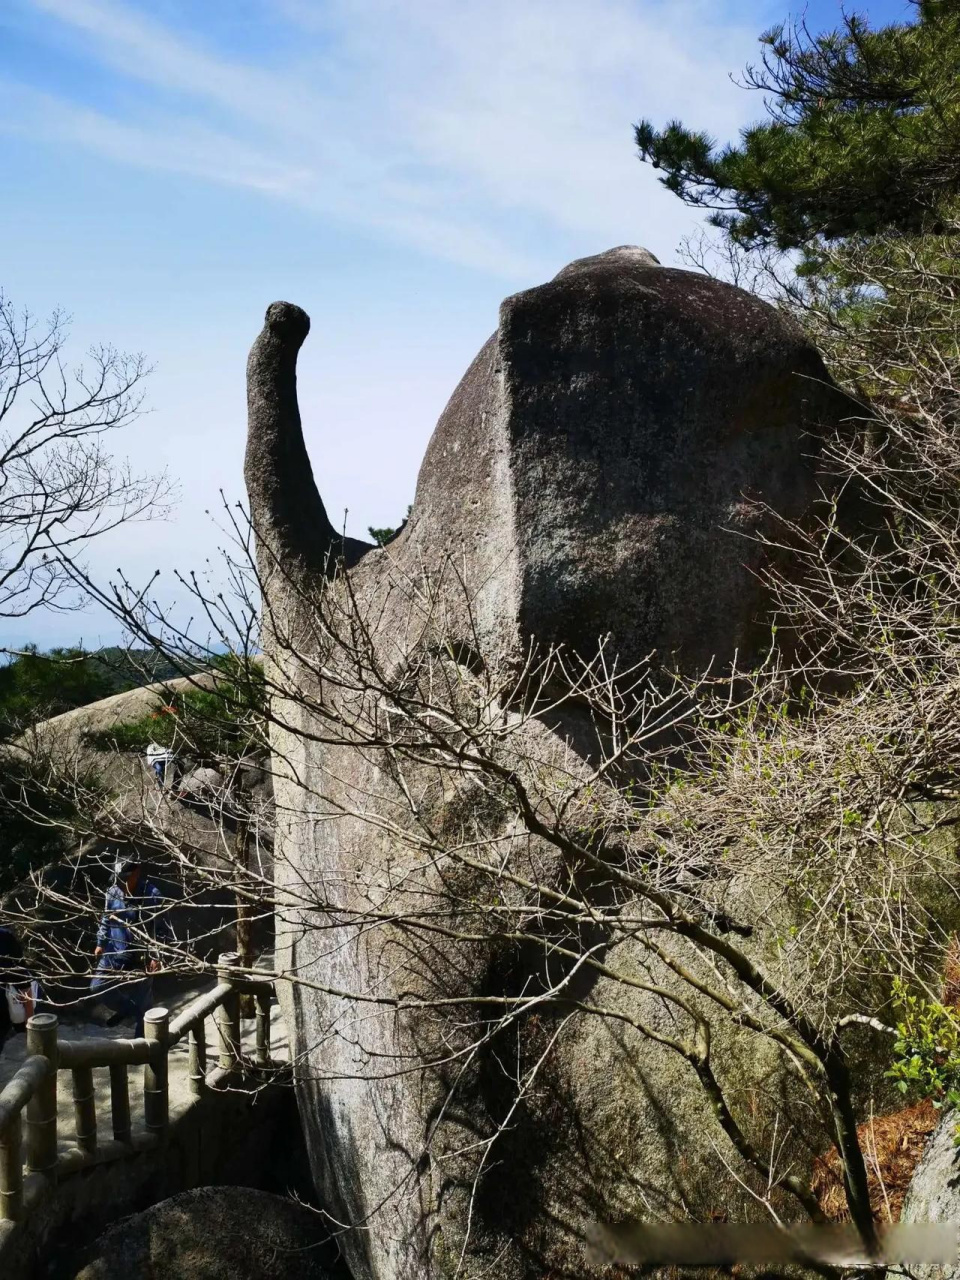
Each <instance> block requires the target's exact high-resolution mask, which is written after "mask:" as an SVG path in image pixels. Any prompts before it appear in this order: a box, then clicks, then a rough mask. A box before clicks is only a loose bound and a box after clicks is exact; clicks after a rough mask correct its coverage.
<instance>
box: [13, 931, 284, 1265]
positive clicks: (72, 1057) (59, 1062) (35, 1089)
mask: <svg viewBox="0 0 960 1280" xmlns="http://www.w3.org/2000/svg"><path fill="white" fill-rule="evenodd" d="M239 962H240V957H239V956H238V955H237V954H236V953H235V952H226V953H224V954H223V955H221V956H220V960H219V963H218V967H217V977H218V983H217V985H216V986H215V987H214V988H213V990H212V991H209V992H207V993H206V994H205V995H202V996H200V997H198V998H197V999H196V1000H194V1001H193V1002H192V1003H191V1004H189V1005H188V1006H187V1007H186V1008H185V1009H184V1010H183V1011H182V1012H181V1013H179V1014H177V1016H176V1017H175V1018H173V1019H172V1020H171V1018H170V1014H169V1012H168V1011H167V1010H166V1009H163V1008H156V1009H150V1010H149V1011H148V1012H147V1014H146V1015H145V1017H144V1034H143V1036H142V1037H141V1038H138V1039H135V1040H119V1039H110V1038H107V1037H104V1038H101V1039H92V1040H76V1041H70V1040H60V1039H59V1038H58V1034H57V1032H58V1024H57V1017H56V1015H55V1014H52V1013H39V1014H35V1015H34V1016H33V1017H32V1018H31V1019H30V1020H29V1022H28V1023H27V1052H28V1056H27V1058H26V1060H25V1062H24V1063H23V1065H22V1066H21V1067H20V1069H19V1070H18V1071H17V1073H16V1075H15V1076H14V1077H13V1079H12V1080H11V1081H10V1083H9V1084H8V1085H7V1086H6V1088H5V1089H4V1090H3V1092H2V1093H0V1252H2V1246H3V1244H4V1241H5V1239H6V1238H7V1236H8V1234H9V1233H10V1232H12V1231H14V1230H15V1229H16V1227H17V1224H18V1223H21V1222H23V1221H24V1219H25V1218H26V1217H27V1216H28V1215H29V1214H30V1212H31V1210H32V1209H33V1207H34V1206H35V1205H36V1204H37V1203H39V1202H40V1201H41V1200H42V1199H43V1198H44V1196H45V1195H46V1193H47V1192H49V1191H50V1190H52V1189H53V1188H54V1187H56V1186H57V1185H58V1184H60V1183H62V1182H63V1180H64V1179H65V1178H66V1177H68V1176H69V1175H70V1174H74V1173H78V1172H80V1171H81V1170H84V1169H86V1168H89V1167H91V1166H93V1165H100V1164H104V1163H108V1162H110V1161H114V1160H119V1159H122V1158H125V1157H128V1156H130V1155H132V1154H134V1153H136V1152H139V1151H143V1150H146V1149H149V1148H151V1147H158V1146H161V1145H163V1143H164V1141H165V1139H166V1136H167V1127H168V1124H169V1121H170V1114H169V1112H170V1106H169V1088H168V1067H169V1054H170V1050H171V1049H172V1048H173V1047H174V1045H176V1044H178V1043H179V1042H180V1041H181V1040H183V1038H184V1037H185V1036H186V1037H188V1049H189V1060H188V1061H189V1066H188V1070H189V1084H190V1094H191V1095H192V1099H193V1101H196V1102H198V1101H200V1100H201V1099H202V1098H203V1097H204V1095H205V1094H206V1093H207V1092H208V1091H211V1090H218V1089H222V1088H223V1087H224V1086H225V1085H226V1084H228V1083H230V1082H231V1081H235V1080H236V1079H237V1075H238V1073H239V1072H243V1073H244V1074H247V1075H249V1074H250V1073H251V1072H256V1070H257V1069H263V1068H268V1067H270V1066H271V1065H272V1063H271V1057H270V1000H271V996H272V994H273V986H272V984H271V983H268V982H256V981H253V980H251V979H250V978H247V977H242V976H240V974H239V973H238V972H237V968H238V965H239ZM244 996H247V997H249V998H250V999H252V1000H253V1001H254V1002H255V1006H256V1015H255V1016H256V1035H255V1051H254V1057H253V1060H249V1059H246V1058H245V1057H244V1055H243V1052H242V1039H241V998H242V997H244ZM211 1016H215V1018H216V1026H217V1032H218V1039H219V1055H218V1060H217V1064H216V1066H215V1067H212V1068H209V1069H208V1064H207V1053H206V1045H207V1042H206V1032H205V1022H206V1019H207V1018H209V1017H211ZM138 1065H139V1066H142V1067H143V1077H142V1115H143V1124H142V1131H140V1132H135V1131H134V1128H133V1126H132V1124H131V1110H130V1085H129V1077H128V1071H129V1068H130V1067H131V1066H138ZM98 1067H103V1068H108V1069H109V1072H110V1113H111V1128H112V1137H111V1138H110V1139H108V1140H103V1139H101V1137H100V1135H99V1132H98V1123H97V1119H98V1118H97V1103H96V1094H95V1092H94V1085H93V1071H94V1069H95V1068H98ZM63 1072H69V1073H70V1075H71V1077H72V1086H73V1087H72V1092H73V1108H74V1117H75V1121H76V1145H75V1146H73V1147H71V1148H69V1149H67V1150H65V1151H61V1150H60V1146H59V1142H58V1136H57V1118H58V1117H57V1106H58V1088H57V1086H58V1081H59V1079H60V1075H61V1073H63ZM138 1127H139V1126H138Z"/></svg>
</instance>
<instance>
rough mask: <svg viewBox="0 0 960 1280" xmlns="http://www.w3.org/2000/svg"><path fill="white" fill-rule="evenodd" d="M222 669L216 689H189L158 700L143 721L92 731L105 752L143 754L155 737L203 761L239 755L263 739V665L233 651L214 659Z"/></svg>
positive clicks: (92, 742)
mask: <svg viewBox="0 0 960 1280" xmlns="http://www.w3.org/2000/svg"><path fill="white" fill-rule="evenodd" d="M210 665H211V667H212V668H213V670H214V671H215V672H216V673H217V674H218V681H217V685H216V688H214V689H209V690H206V689H198V688H189V689H185V690H181V691H178V692H176V693H173V694H171V695H170V696H169V698H168V700H167V701H163V700H162V699H159V698H158V700H157V706H156V708H155V710H153V711H151V712H148V713H147V714H146V715H144V716H141V717H140V718H139V719H137V720H132V721H127V722H126V723H123V724H117V725H114V726H113V727H112V728H110V729H103V730H99V731H97V732H91V733H88V734H87V735H86V742H87V743H88V745H90V746H92V747H94V748H96V749H97V750H101V751H121V752H127V753H134V752H136V753H140V752H144V751H146V749H147V747H148V746H149V744H150V743H151V742H156V743H158V744H159V745H160V746H163V747H170V748H171V749H172V750H175V751H177V752H179V753H181V754H186V755H190V756H194V757H196V758H197V759H199V760H203V759H213V758H217V757H221V758H222V757H224V756H227V757H234V758H236V757H238V756H241V755H243V754H245V753H246V752H247V751H249V750H250V749H251V748H252V747H253V746H255V745H256V744H257V742H258V741H260V740H261V739H262V732H263V711H264V700H265V685H264V678H263V673H262V671H261V670H260V668H259V667H258V666H255V665H252V664H250V663H248V662H246V661H245V660H244V659H241V658H236V657H235V656H233V655H230V654H228V655H225V656H224V657H219V658H216V659H214V661H213V662H212V663H211V664H210Z"/></svg>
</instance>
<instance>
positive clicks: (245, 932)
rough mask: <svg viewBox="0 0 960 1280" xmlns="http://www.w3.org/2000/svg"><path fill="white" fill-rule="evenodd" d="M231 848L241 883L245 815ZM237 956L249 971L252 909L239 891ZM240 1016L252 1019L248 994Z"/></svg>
mask: <svg viewBox="0 0 960 1280" xmlns="http://www.w3.org/2000/svg"><path fill="white" fill-rule="evenodd" d="M245 798H246V797H245V793H241V804H242V803H244V802H245ZM233 847H234V857H235V858H236V860H237V866H238V868H239V870H240V877H241V883H242V882H243V880H244V878H245V876H246V873H247V871H248V870H249V867H250V819H249V815H247V814H245V813H241V814H240V816H239V817H238V818H237V834H236V837H235V839H234V846H233ZM237 954H238V955H239V957H240V964H241V965H243V967H244V968H245V969H249V968H250V967H251V965H252V964H253V908H252V907H251V905H250V903H249V902H248V901H247V900H246V898H245V897H244V895H243V894H242V893H241V892H239V891H238V892H237ZM240 1014H241V1017H244V1018H252V1017H253V1014H254V1006H253V996H252V994H251V993H249V992H243V993H241V996H240Z"/></svg>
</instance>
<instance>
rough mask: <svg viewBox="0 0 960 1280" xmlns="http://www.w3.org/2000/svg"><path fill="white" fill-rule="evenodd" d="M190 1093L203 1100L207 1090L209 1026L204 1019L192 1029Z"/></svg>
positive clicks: (190, 1041) (190, 1038)
mask: <svg viewBox="0 0 960 1280" xmlns="http://www.w3.org/2000/svg"><path fill="white" fill-rule="evenodd" d="M188 1034H189V1040H188V1042H187V1043H188V1047H189V1053H190V1092H191V1093H192V1094H193V1096H194V1097H195V1098H202V1097H203V1095H204V1093H205V1092H206V1088H207V1024H206V1020H205V1019H204V1018H201V1019H200V1021H199V1022H198V1023H197V1024H196V1026H193V1027H191V1028H190V1031H189V1033H188Z"/></svg>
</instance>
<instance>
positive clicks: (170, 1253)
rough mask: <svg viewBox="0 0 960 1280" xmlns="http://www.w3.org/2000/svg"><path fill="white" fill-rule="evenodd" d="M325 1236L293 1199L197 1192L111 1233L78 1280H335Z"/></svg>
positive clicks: (241, 1191)
mask: <svg viewBox="0 0 960 1280" xmlns="http://www.w3.org/2000/svg"><path fill="white" fill-rule="evenodd" d="M324 1236H325V1233H324V1232H323V1231H322V1230H321V1229H320V1220H319V1217H318V1215H317V1214H316V1213H315V1212H311V1211H310V1210H309V1209H306V1208H304V1207H303V1206H302V1205H299V1204H296V1203H294V1202H293V1201H291V1200H285V1199H283V1198H281V1197H280V1196H275V1195H270V1194H269V1193H268V1192H266V1191H254V1190H252V1189H251V1188H249V1187H199V1188H198V1189H197V1190H195V1191H185V1192H183V1193H182V1194H181V1195H177V1196H172V1197H171V1198H170V1199H169V1200H162V1201H161V1202H160V1203H159V1204H155V1205H153V1206H152V1207H151V1208H150V1209H147V1210H146V1211H145V1212H144V1213H136V1214H134V1215H133V1216H132V1217H129V1218H124V1219H123V1221H121V1222H118V1223H117V1224H116V1226H114V1227H111V1228H110V1230H109V1231H107V1232H105V1234H104V1235H103V1236H101V1237H100V1239H99V1240H98V1241H97V1243H96V1245H94V1246H93V1248H92V1250H91V1251H90V1254H91V1256H90V1258H89V1260H88V1261H87V1263H86V1265H84V1266H83V1267H82V1269H81V1270H79V1271H78V1272H77V1273H76V1280H132V1278H133V1277H137V1280H334V1277H335V1275H340V1274H342V1273H339V1272H336V1273H335V1272H334V1271H333V1270H331V1269H330V1267H329V1263H330V1252H331V1251H330V1250H329V1247H326V1248H325V1247H324V1246H325V1244H326V1241H325V1238H324ZM334 1256H335V1255H334Z"/></svg>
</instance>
